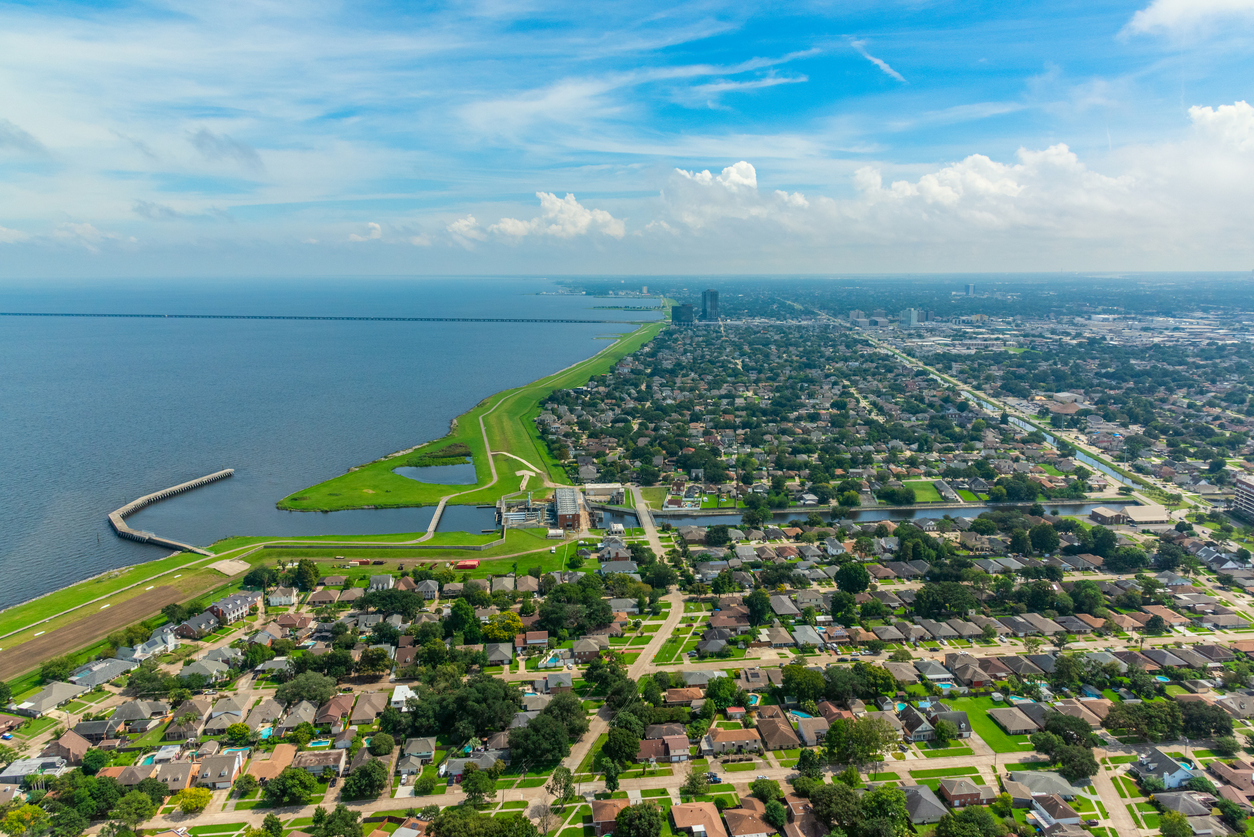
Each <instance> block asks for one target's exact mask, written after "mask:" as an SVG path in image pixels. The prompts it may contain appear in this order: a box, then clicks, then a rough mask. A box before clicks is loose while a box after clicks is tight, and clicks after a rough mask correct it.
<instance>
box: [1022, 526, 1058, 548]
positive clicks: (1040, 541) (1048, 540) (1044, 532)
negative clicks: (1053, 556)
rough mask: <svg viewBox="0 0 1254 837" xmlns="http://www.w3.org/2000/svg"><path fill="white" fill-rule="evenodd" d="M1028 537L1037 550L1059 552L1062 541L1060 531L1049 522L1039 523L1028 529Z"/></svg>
mask: <svg viewBox="0 0 1254 837" xmlns="http://www.w3.org/2000/svg"><path fill="white" fill-rule="evenodd" d="M1028 539H1029V540H1030V541H1031V542H1032V548H1033V549H1035V550H1036V551H1037V552H1047V553H1048V552H1057V551H1058V545H1059V543H1060V541H1059V539H1058V532H1057V531H1056V530H1055V529H1054V527H1053V526H1050V525H1049V524H1048V523H1038V524H1037V525H1035V526H1033V527H1032V528H1031V529H1029V530H1028Z"/></svg>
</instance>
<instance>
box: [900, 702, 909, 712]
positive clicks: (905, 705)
mask: <svg viewBox="0 0 1254 837" xmlns="http://www.w3.org/2000/svg"><path fill="white" fill-rule="evenodd" d="M909 705H910V704H908V703H899V704H897V711H898V712H900V711H902V710H903V709H905V708H906V707H907V706H909Z"/></svg>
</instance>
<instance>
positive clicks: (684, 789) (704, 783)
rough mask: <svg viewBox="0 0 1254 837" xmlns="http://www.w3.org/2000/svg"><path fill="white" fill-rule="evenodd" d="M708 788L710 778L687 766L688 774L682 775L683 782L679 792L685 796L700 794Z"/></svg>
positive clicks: (706, 791)
mask: <svg viewBox="0 0 1254 837" xmlns="http://www.w3.org/2000/svg"><path fill="white" fill-rule="evenodd" d="M709 790H710V780H709V779H707V778H705V774H704V773H701V772H700V771H697V770H692V769H691V768H689V770H688V775H687V776H685V777H684V783H683V784H682V785H680V787H679V792H680V794H682V795H685V796H701V795H702V794H705V793H708V792H709Z"/></svg>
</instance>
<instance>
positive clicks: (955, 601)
mask: <svg viewBox="0 0 1254 837" xmlns="http://www.w3.org/2000/svg"><path fill="white" fill-rule="evenodd" d="M975 606H976V601H975V595H974V594H973V593H972V592H971V588H970V587H967V586H966V585H964V584H962V583H960V582H957V581H933V582H928V583H926V584H924V585H923V586H922V587H920V588H919V590H918V592H917V593H916V594H915V597H914V612H915V613H917V614H918V615H919V616H922V617H925V618H928V619H937V620H942V619H948V618H949V617H951V616H962V615H965V614H966V612H967V611H969V610H971V609H973V608H974V607H975Z"/></svg>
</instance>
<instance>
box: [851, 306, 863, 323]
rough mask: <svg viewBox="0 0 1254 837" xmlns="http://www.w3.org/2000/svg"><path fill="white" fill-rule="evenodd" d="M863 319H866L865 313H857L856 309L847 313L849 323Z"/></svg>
mask: <svg viewBox="0 0 1254 837" xmlns="http://www.w3.org/2000/svg"><path fill="white" fill-rule="evenodd" d="M865 319H866V312H864V311H859V310H858V309H857V308H855V309H853V310H852V311H850V312H849V321H850V322H853V321H854V320H865Z"/></svg>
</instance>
